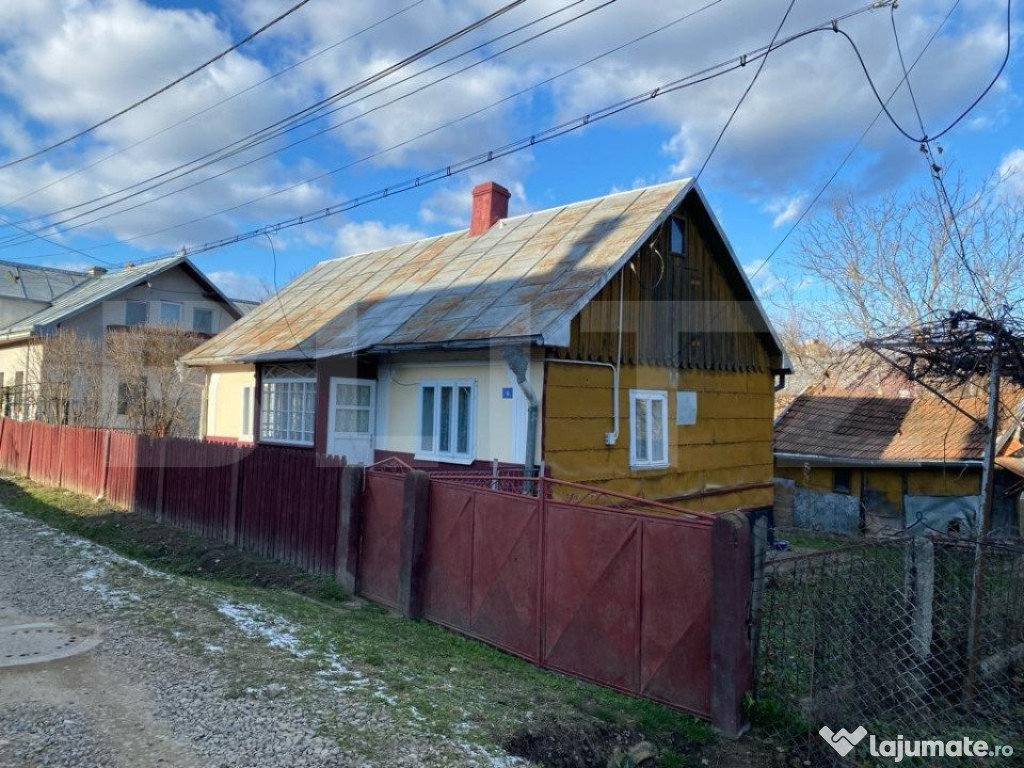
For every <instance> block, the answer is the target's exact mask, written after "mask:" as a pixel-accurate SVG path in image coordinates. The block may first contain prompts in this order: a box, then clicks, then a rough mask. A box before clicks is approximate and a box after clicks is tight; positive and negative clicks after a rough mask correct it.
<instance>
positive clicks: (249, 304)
mask: <svg viewBox="0 0 1024 768" xmlns="http://www.w3.org/2000/svg"><path fill="white" fill-rule="evenodd" d="M231 303H232V304H234V305H235V306H236V307H237V308H238V311H239V312H241V313H242V315H243V316H244V315H248V314H249V313H250V312H252V311H253V310H254V309H256V307H258V306H259V305H260V304H262V303H263V302H261V301H253V300H252V299H231Z"/></svg>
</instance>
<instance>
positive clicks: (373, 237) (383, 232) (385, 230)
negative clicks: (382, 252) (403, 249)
mask: <svg viewBox="0 0 1024 768" xmlns="http://www.w3.org/2000/svg"><path fill="white" fill-rule="evenodd" d="M424 237H426V234H424V233H423V232H420V231H418V230H415V229H412V228H411V227H409V226H406V225H405V224H397V225H395V226H388V225H386V224H382V223H381V222H379V221H359V222H355V221H352V222H348V223H347V224H343V225H342V226H341V228H340V229H339V230H338V232H337V234H336V235H335V238H334V249H333V250H334V255H335V256H350V255H352V254H356V253H366V252H367V251H376V250H378V249H380V248H387V247H388V246H390V245H396V244H398V243H408V242H412V241H413V240H421V239H423V238H424Z"/></svg>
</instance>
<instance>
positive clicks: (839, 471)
mask: <svg viewBox="0 0 1024 768" xmlns="http://www.w3.org/2000/svg"><path fill="white" fill-rule="evenodd" d="M852 490H853V470H851V469H845V468H840V467H837V468H836V469H834V470H832V492H833V493H845V494H849V493H851V492H852Z"/></svg>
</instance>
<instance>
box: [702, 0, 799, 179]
mask: <svg viewBox="0 0 1024 768" xmlns="http://www.w3.org/2000/svg"><path fill="white" fill-rule="evenodd" d="M794 5H796V0H789V5H788V6H786V12H785V13H784V14H782V20H781V21H780V22H779V26H778V27H776V28H775V34H773V35H772V39H771V41H770V42H769V43H768V49H767V50H766V51H765V54H764V56H763V57H762V59H761V61H760V62H759V63H758V65H757V70H756V71H755V72H754V76H753V77H752V78H750V82H749V83H747V87H746V89H745V90H744V91H743V94H742V95H741V96H740V98H739V101H737V102H736V106H735V107H733V109H732V112H731V113H730V114H729V118H728V119H727V120H726V121H725V125H723V126H722V130H721V131H719V132H718V137H717V138H716V139H715V143H714V144H712V145H711V150H710V151H709V152H708V154H707V157H705V158H704V162H703V163H702V164H701V166H700V170H698V171H697V175H696V176H695V177H694V182H695V183H696V182H697V181H698V180H700V177H701V174H703V173H704V169H705V168H707V167H708V163H710V162H711V158H712V157H714V155H715V151H716V150H717V149H718V145H719V144H720V143H721V141H722V138H723V137H724V136H725V132H726V131H728V130H729V126H730V125H732V121H733V119H734V118H735V117H736V113H738V112H739V111H740V107H741V106H743V102H744V101H746V99H747V96H749V95H750V91H751V90H752V89H753V87H754V83H756V82H757V79H758V78H759V77H760V76H761V71H762V70H763V69H764V65H765V64H766V63H768V54H769V53H771V51H772V47H773V46H774V45H775V41H776V40H778V39H779V34H780V33H781V32H782V27H783V26H785V24H786V19H788V18H789V14H790V13H791V12H792V10H793V6H794ZM743 64H744V65H745V64H746V61H744V62H743Z"/></svg>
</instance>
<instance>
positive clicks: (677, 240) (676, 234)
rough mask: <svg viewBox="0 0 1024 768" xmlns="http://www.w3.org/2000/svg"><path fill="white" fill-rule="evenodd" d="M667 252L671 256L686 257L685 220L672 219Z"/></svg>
mask: <svg viewBox="0 0 1024 768" xmlns="http://www.w3.org/2000/svg"><path fill="white" fill-rule="evenodd" d="M668 250H669V253H671V254H672V255H673V256H685V255H686V219H678V218H675V217H673V218H672V220H671V223H670V224H669V234H668Z"/></svg>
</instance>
